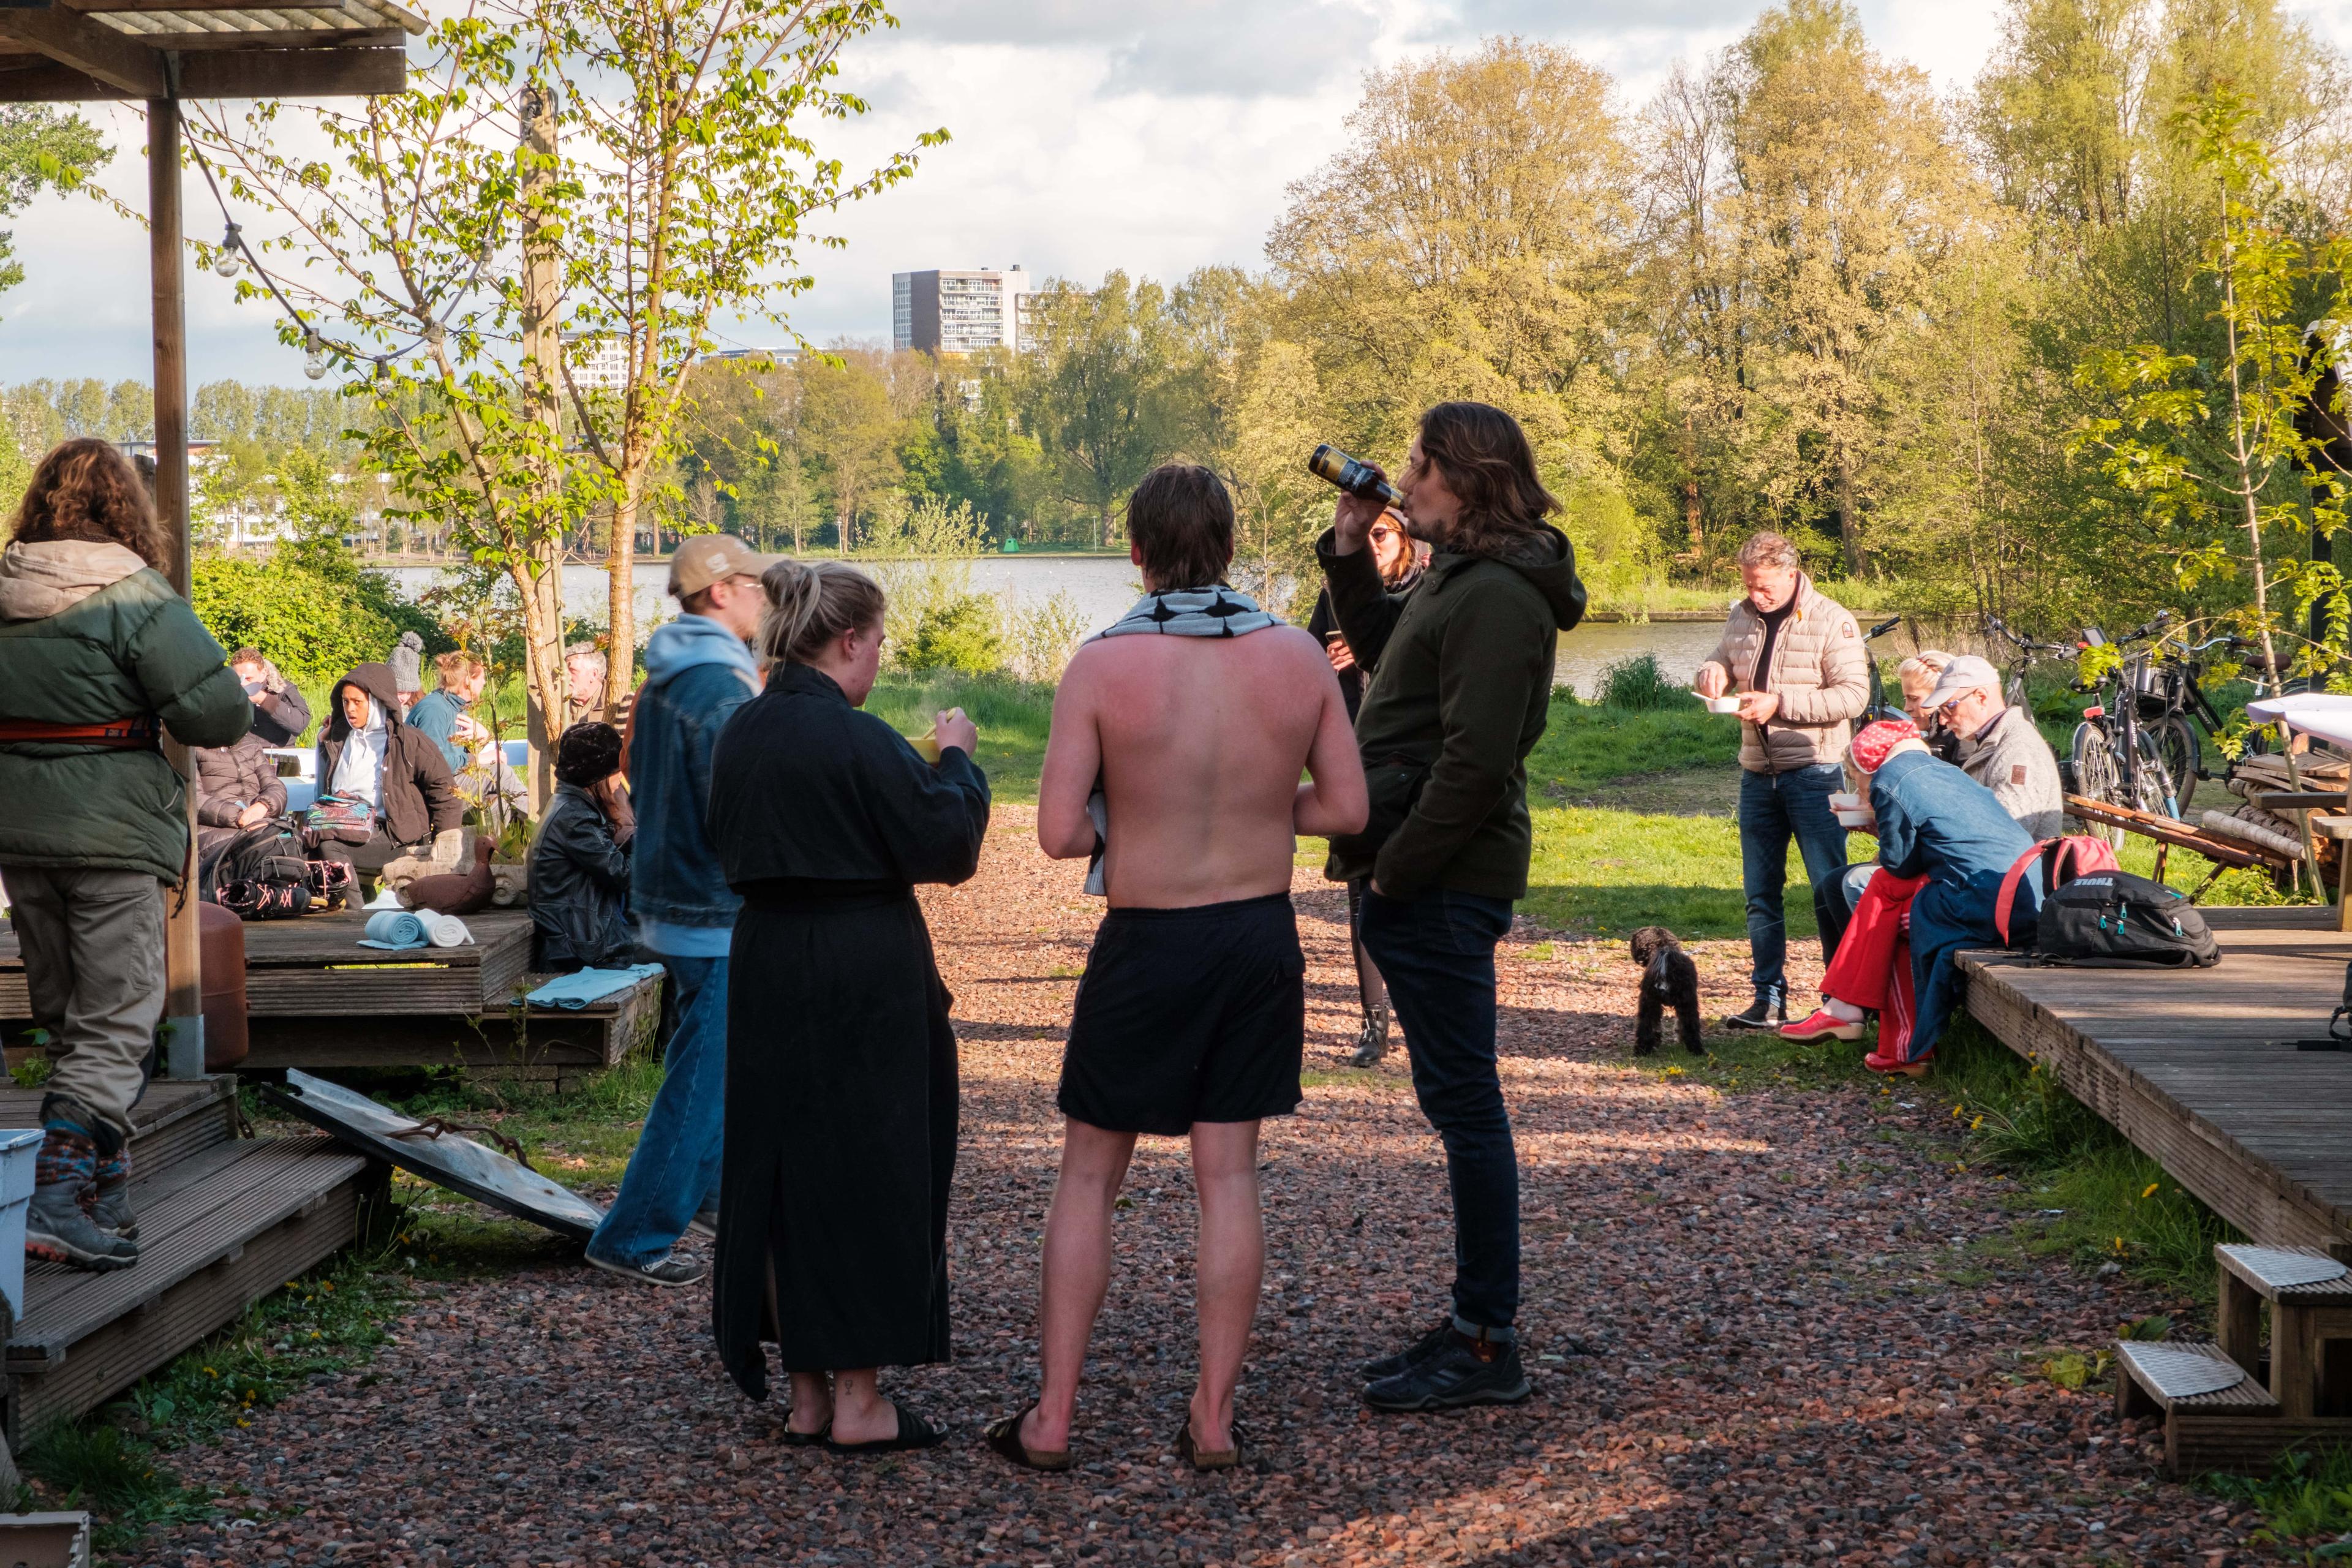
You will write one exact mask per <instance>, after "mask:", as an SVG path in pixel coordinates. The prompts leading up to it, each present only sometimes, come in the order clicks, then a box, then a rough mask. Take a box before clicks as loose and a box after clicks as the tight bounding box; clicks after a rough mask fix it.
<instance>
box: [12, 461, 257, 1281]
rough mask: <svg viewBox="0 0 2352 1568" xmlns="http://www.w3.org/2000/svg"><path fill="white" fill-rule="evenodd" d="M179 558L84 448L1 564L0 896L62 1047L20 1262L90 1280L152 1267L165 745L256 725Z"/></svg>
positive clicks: (180, 833)
mask: <svg viewBox="0 0 2352 1568" xmlns="http://www.w3.org/2000/svg"><path fill="white" fill-rule="evenodd" d="M169 548H170V541H169V540H168V539H167V538H166V536H165V535H164V532H163V529H162V527H161V526H160V525H159V524H158V523H157V522H156V520H155V513H154V509H153V508H152V505H151V504H150V503H149V501H148V498H147V491H146V487H145V486H143V485H142V484H141V483H140V480H139V476H138V474H137V473H136V472H134V471H133V470H132V468H131V464H130V461H129V460H128V459H127V458H124V457H123V456H122V454H121V453H120V452H118V451H116V450H115V449H114V447H112V446H110V445H109V444H108V443H107V442H104V441H100V440H95V439H90V438H87V437H85V438H82V439H78V440H72V441H68V442H66V443H64V444H63V445H62V446H60V447H57V448H56V449H55V450H54V451H52V452H50V453H49V455H48V456H47V457H46V458H42V459H41V465H40V467H39V468H37V469H36V470H35V471H34V474H33V482H32V483H31V484H30V485H28V486H27V487H26V490H25V500H24V504H23V506H22V507H21V509H20V510H18V512H17V514H16V529H15V535H14V538H13V540H12V541H11V542H10V543H9V545H8V547H7V549H6V550H5V552H0V801H5V802H6V803H7V809H6V810H5V811H0V881H5V883H6V885H7V889H8V900H9V904H10V909H9V921H10V924H11V925H13V926H14V927H15V929H16V942H17V945H18V947H19V948H20V950H21V951H22V952H23V956H24V961H25V984H26V989H27V991H29V992H30V994H31V997H32V1012H33V1021H34V1022H35V1023H37V1024H38V1025H39V1026H41V1027H43V1028H45V1029H47V1030H48V1031H49V1033H50V1035H51V1036H52V1037H53V1038H54V1039H55V1040H56V1041H57V1043H58V1045H59V1046H61V1047H63V1055H62V1056H60V1057H58V1058H57V1064H56V1068H55V1070H54V1071H52V1072H51V1073H50V1075H49V1081H48V1085H47V1089H48V1092H47V1095H46V1096H44V1097H43V1099H42V1101H41V1125H42V1128H43V1130H44V1131H46V1132H47V1138H46V1139H45V1140H44V1141H43V1142H42V1144H41V1154H40V1168H39V1172H38V1174H37V1176H36V1178H35V1186H34V1189H33V1205H32V1213H31V1215H30V1217H29V1220H28V1222H27V1226H26V1244H25V1245H26V1253H27V1255H29V1256H31V1257H35V1258H47V1259H49V1260H51V1261H53V1262H58V1263H66V1264H70V1265H72V1266H74V1267H76V1268H99V1269H103V1268H127V1267H129V1266H130V1265H131V1264H132V1263H135V1262H137V1261H138V1259H139V1247H138V1243H137V1242H136V1240H135V1239H133V1238H134V1237H135V1235H136V1232H137V1228H138V1226H137V1222H136V1221H135V1220H134V1219H133V1218H132V1217H131V1205H130V1202H129V1194H128V1191H127V1189H128V1185H129V1183H130V1174H131V1173H130V1163H129V1160H128V1158H127V1156H126V1154H125V1152H124V1151H125V1144H126V1142H127V1140H128V1139H129V1138H130V1136H131V1106H132V1105H133V1104H134V1103H136V1101H137V1100H138V1099H139V1096H140V1094H141V1092H142V1090H143V1089H145V1088H146V1062H147V1058H148V1055H149V1052H150V1050H151V1048H152V1046H153V1043H154V1038H155V1026H156V1024H157V1022H158V1021H159V1020H160V1019H161V1018H162V1017H163V887H164V886H165V885H166V884H169V885H172V886H174V887H176V886H178V885H179V883H180V881H181V879H182V878H183V877H184V874H185V872H186V868H187V861H188V806H187V798H186V795H185V794H184V785H183V783H182V780H181V776H180V773H179V770H178V769H176V768H174V767H173V765H172V763H170V762H168V761H167V760H165V758H164V756H163V751H162V748H161V743H160V740H161V736H162V735H163V734H166V733H168V734H169V735H170V736H171V737H172V739H173V740H175V741H177V742H180V743H181V744H182V745H185V746H226V745H231V744H233V743H235V742H237V741H238V740H241V739H242V738H243V737H244V735H245V733H246V731H247V730H249V729H251V728H252V727H253V704H252V703H250V702H248V701H247V700H246V695H245V689H244V688H243V686H241V685H240V684H239V683H238V681H237V679H236V674H235V672H234V671H232V670H231V669H230V668H228V663H227V658H226V655H224V654H223V653H222V651H221V646H220V644H218V643H216V642H215V641H214V640H213V639H212V636H211V634H210V633H208V632H206V631H205V628H204V626H203V624H202V623H201V622H199V621H198V620H197V619H196V614H195V611H194V610H193V609H192V608H190V607H189V605H188V602H187V601H186V600H185V599H183V598H181V597H180V596H179V595H177V594H175V593H173V591H172V585H171V584H170V583H168V582H166V581H165V580H164V578H163V574H162V572H161V571H160V570H158V568H159V567H161V566H162V565H163V562H164V561H165V560H166V559H167V555H166V552H167V551H168V550H169ZM85 1194H89V1196H90V1199H91V1205H90V1207H89V1210H87V1211H85V1210H84V1208H83V1206H82V1204H83V1198H84V1195H85Z"/></svg>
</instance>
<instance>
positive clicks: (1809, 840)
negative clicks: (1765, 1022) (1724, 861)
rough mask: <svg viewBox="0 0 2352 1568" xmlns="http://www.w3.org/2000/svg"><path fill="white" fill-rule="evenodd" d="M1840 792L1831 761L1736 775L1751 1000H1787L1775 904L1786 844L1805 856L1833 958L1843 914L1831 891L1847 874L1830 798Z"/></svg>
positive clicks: (1785, 876) (1783, 929)
mask: <svg viewBox="0 0 2352 1568" xmlns="http://www.w3.org/2000/svg"><path fill="white" fill-rule="evenodd" d="M1844 786H1845V770H1844V769H1843V768H1841V767H1839V766H1838V765H1837V764H1836V763H1822V765H1821V766H1819V767H1811V768H1799V769H1795V770H1793V771H1791V772H1789V773H1748V772H1746V771H1744V770H1743V771H1742V772H1741V773H1740V775H1739V868H1740V878H1741V881H1742V883H1743V884H1744V886H1745V889H1746V891H1747V894H1748V959H1749V962H1750V963H1751V965H1752V969H1751V972H1750V974H1749V978H1750V979H1751V980H1753V981H1754V982H1755V984H1756V994H1758V995H1759V996H1761V995H1763V994H1765V992H1767V991H1768V990H1769V991H1770V992H1772V993H1773V994H1776V995H1778V996H1780V997H1781V998H1783V999H1786V997H1787V996H1788V994H1789V976H1788V959H1789V926H1788V920H1787V917H1786V915H1785V913H1784V912H1783V910H1782V908H1781V903H1780V896H1781V889H1783V888H1784V887H1785V886H1786V885H1787V884H1788V880H1789V840H1790V838H1794V839H1795V840H1796V841H1797V849H1798V852H1799V853H1800V854H1801V855H1802V856H1803V857H1804V858H1805V872H1806V875H1807V876H1808V877H1809V878H1810V879H1811V882H1812V885H1813V916H1814V919H1815V920H1817V921H1819V922H1820V924H1821V932H1822V957H1823V958H1824V959H1826V958H1828V957H1830V956H1832V955H1833V954H1834V953H1835V952H1837V939H1838V938H1839V936H1840V935H1842V934H1843V932H1844V931H1845V910H1844V906H1843V903H1842V902H1840V900H1837V899H1836V898H1835V897H1833V896H1832V893H1831V891H1830V889H1831V885H1832V882H1833V881H1834V880H1835V879H1837V878H1838V877H1839V876H1841V875H1843V873H1844V870H1845V829H1844V828H1843V826H1839V824H1838V819H1837V817H1836V816H1835V814H1833V813H1832V811H1831V810H1830V796H1831V795H1834V794H1836V793H1837V792H1838V791H1839V790H1840V789H1843V787H1844Z"/></svg>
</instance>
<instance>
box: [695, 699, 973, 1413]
mask: <svg viewBox="0 0 2352 1568" xmlns="http://www.w3.org/2000/svg"><path fill="white" fill-rule="evenodd" d="M710 778H711V783H710V810H709V823H710V837H711V842H712V843H713V844H714V845H715V846H716V847H718V850H719V860H720V862H721V864H722V865H723V866H724V868H725V870H726V875H727V881H728V884H729V885H730V887H732V888H733V889H735V890H736V891H737V892H739V893H740V894H741V895H742V896H743V910H742V912H741V913H740V915H738V916H737V917H736V921H735V940H734V947H733V950H732V952H731V956H730V963H729V965H728V976H729V978H728V996H727V1121H726V1128H727V1131H726V1140H725V1147H726V1156H725V1158H726V1163H725V1167H724V1174H723V1175H722V1177H721V1178H720V1182H719V1193H720V1205H719V1266H718V1274H717V1279H716V1284H715V1288H714V1289H713V1291H712V1296H711V1309H710V1310H711V1326H712V1330H713V1331H714V1332H715V1333H716V1334H717V1336H718V1340H719V1357H720V1359H721V1360H722V1361H723V1362H724V1363H726V1367H727V1370H728V1373H729V1374H730V1376H732V1377H733V1378H734V1379H735V1381H736V1383H737V1384H738V1385H739V1386H740V1387H741V1388H742V1390H743V1392H744V1393H745V1394H749V1395H751V1397H752V1398H754V1399H763V1398H765V1397H766V1396H767V1391H768V1367H767V1360H766V1358H765V1356H764V1355H762V1354H761V1349H760V1345H761V1342H762V1341H770V1342H773V1343H774V1344H775V1346H776V1348H777V1352H778V1360H779V1361H780V1362H781V1363H782V1365H783V1367H784V1369H785V1370H786V1371H789V1372H825V1371H839V1370H843V1369H846V1368H853V1367H869V1366H912V1365H917V1364H919V1363H925V1362H936V1361H945V1360H946V1359H947V1357H948V1272H947V1223H948V1189H949V1186H950V1184H951V1183H952V1181H953V1179H954V1176H955V1155H956V1096H957V1087H956V1044H955V1035H954V1033H953V1031H951V1030H950V1027H949V1026H948V1003H949V1000H950V998H949V996H948V991H947V987H946V986H945V985H944V984H941V982H940V972H939V966H938V965H937V963H934V962H933V960H932V956H931V937H930V931H929V928H928V927H927V926H925V924H924V923H923V911H922V909H921V907H920V906H919V904H917V902H916V901H915V895H914V884H916V883H918V882H948V883H955V882H961V881H964V880H966V879H969V878H970V877H971V874H972V872H973V871H974V870H975V869H976V868H978V866H979V864H980V846H981V840H982V837H984V836H985V835H986V834H987V831H988V804H989V803H988V780H987V778H986V777H985V776H984V775H983V774H982V773H981V771H980V769H979V768H977V767H975V766H974V765H973V764H972V761H971V758H970V757H967V756H966V755H964V754H963V752H960V751H950V752H946V753H945V754H944V755H942V756H941V758H940V762H939V763H938V764H937V765H933V764H931V763H926V762H924V761H923V760H922V758H920V757H919V756H918V755H916V753H915V752H914V750H913V748H911V747H910V746H908V744H907V742H905V741H904V740H902V739H901V738H900V737H899V736H898V733H897V732H896V731H893V730H892V729H891V728H890V727H889V726H888V725H887V724H885V723H884V722H883V721H881V720H879V719H877V718H875V717H873V716H872V715H871V714H867V713H862V712H860V711H858V710H856V709H855V708H852V707H851V706H850V705H849V702H848V700H847V699H846V698H845V697H844V696H843V695H842V690H841V688H840V687H839V686H837V685H835V683H834V682H833V680H832V679H830V678H828V677H826V676H824V675H822V674H820V673H818V672H817V671H816V670H814V669H811V668H808V667H807V666H805V665H796V664H785V665H779V666H777V667H776V668H775V670H774V671H773V672H772V674H771V676H770V677H769V680H768V687H767V689H766V690H765V691H763V692H762V693H761V694H760V695H759V696H758V697H755V698H753V699H752V700H751V701H749V702H747V703H745V704H744V705H743V706H742V707H741V708H740V709H739V710H736V713H735V716H734V717H733V718H732V719H730V721H728V725H727V728H726V730H725V731H724V732H723V733H721V734H720V736H719V743H718V746H717V749H716V750H715V751H714V752H712V754H711V760H710Z"/></svg>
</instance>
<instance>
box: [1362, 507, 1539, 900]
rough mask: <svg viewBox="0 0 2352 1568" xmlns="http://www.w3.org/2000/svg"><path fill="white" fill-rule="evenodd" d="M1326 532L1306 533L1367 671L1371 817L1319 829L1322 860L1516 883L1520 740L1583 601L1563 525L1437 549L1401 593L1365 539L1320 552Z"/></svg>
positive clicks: (1395, 883)
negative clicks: (1473, 550) (1323, 833)
mask: <svg viewBox="0 0 2352 1568" xmlns="http://www.w3.org/2000/svg"><path fill="white" fill-rule="evenodd" d="M1331 542H1332V536H1331V535H1330V534H1329V533H1326V534H1324V536H1323V537H1322V538H1321V539H1319V540H1318V541H1317V542H1316V545H1315V553H1316V557H1317V559H1318V561H1320V562H1321V563H1322V567H1323V576H1324V580H1325V581H1326V582H1328V584H1330V588H1331V607H1332V609H1333V610H1334V611H1335V612H1336V613H1337V615H1338V616H1339V629H1340V631H1341V632H1343V633H1344V634H1345V635H1346V637H1347V638H1348V646H1349V647H1350V648H1352V649H1354V650H1355V655H1356V662H1357V663H1358V664H1359V665H1364V666H1370V667H1371V668H1372V670H1373V674H1372V680H1371V684H1370V686H1368V687H1367V688H1365V689H1364V701H1363V706H1362V707H1361V708H1360V709H1359V710H1357V713H1356V745H1357V747H1358V749H1359V750H1360V751H1361V752H1362V753H1363V758H1364V782H1365V784H1367V785H1368V786H1369V787H1370V794H1371V818H1370V821H1369V822H1367V823H1366V824H1365V826H1364V831H1363V832H1361V833H1360V834H1355V835H1352V836H1350V837H1342V838H1334V839H1333V840H1332V841H1331V858H1330V860H1329V862H1328V865H1326V867H1325V868H1324V873H1323V874H1324V875H1325V876H1327V877H1329V878H1330V879H1333V880H1334V881H1353V880H1355V879H1358V878H1360V877H1370V878H1371V879H1373V881H1374V882H1375V883H1376V884H1377V885H1378V886H1379V888H1380V889H1381V892H1382V893H1383V894H1385V895H1386V896H1388V897H1390V898H1392V899H1416V898H1419V897H1420V896H1421V895H1422V894H1423V893H1425V892H1428V891H1429V890H1430V889H1433V888H1447V889H1453V890H1454V891H1455V892H1461V893H1475V894H1479V895H1481V896H1483V897H1486V898H1490V899H1518V898H1521V897H1524V896H1525V895H1526V893H1527V890H1528V858H1529V855H1530V853H1531V851H1532V849H1533V847H1534V839H1535V835H1534V832H1533V830H1532V828H1531V826H1530V825H1529V823H1528V773H1527V760H1528V752H1532V751H1533V750H1535V745H1536V742H1538V741H1539V740H1541V739H1542V738H1543V732H1544V724H1545V722H1546V721H1547V720H1549V718H1550V716H1551V675H1552V662H1553V659H1554V658H1555V657H1556V656H1557V655H1558V653H1559V634H1560V633H1562V632H1564V631H1566V630H1568V629H1569V628H1570V626H1574V625H1576V623H1577V622H1578V621H1579V620H1580V619H1582V618H1583V616H1584V584H1581V583H1580V582H1579V581H1578V580H1577V576H1576V552H1575V551H1574V549H1572V548H1571V547H1570V544H1569V542H1568V536H1567V535H1566V534H1564V533H1562V532H1560V531H1559V530H1558V529H1556V528H1550V527H1546V528H1544V529H1543V530H1542V531H1540V532H1538V533H1537V534H1535V535H1534V536H1532V537H1531V538H1529V539H1528V541H1527V542H1526V544H1525V545H1524V547H1523V548H1522V549H1520V550H1519V551H1518V552H1516V553H1515V555H1514V556H1513V557H1511V558H1509V559H1504V560H1490V559H1486V558H1485V557H1480V556H1472V555H1453V554H1448V553H1446V552H1444V551H1440V552H1438V553H1437V554H1436V555H1435V556H1434V557H1433V558H1432V559H1431V561H1430V563H1429V569H1428V570H1427V571H1425V572H1423V574H1422V575H1421V578H1420V580H1419V581H1418V582H1416V583H1415V584H1413V585H1412V587H1411V588H1410V589H1408V590H1406V591H1405V592H1404V593H1403V594H1401V595H1399V594H1391V593H1389V592H1388V591H1387V590H1386V588H1385V587H1384V586H1383V585H1382V584H1381V578H1380V573H1379V572H1378V570H1377V569H1376V568H1375V567H1374V566H1373V564H1372V553H1371V552H1370V551H1369V550H1359V551H1356V552H1354V553H1352V554H1349V555H1336V554H1334V553H1332V550H1331Z"/></svg>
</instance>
